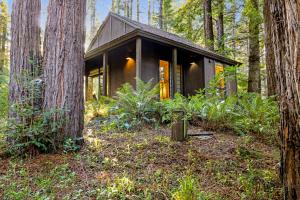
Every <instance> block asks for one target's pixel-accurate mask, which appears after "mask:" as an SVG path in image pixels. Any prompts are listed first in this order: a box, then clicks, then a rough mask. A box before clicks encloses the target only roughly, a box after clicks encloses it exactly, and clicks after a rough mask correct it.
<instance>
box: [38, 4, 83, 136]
mask: <svg viewBox="0 0 300 200" xmlns="http://www.w3.org/2000/svg"><path fill="white" fill-rule="evenodd" d="M85 12H86V0H77V1H74V0H50V1H49V5H48V18H47V24H46V31H45V41H44V63H43V67H44V74H45V98H44V108H45V109H46V110H47V109H53V108H54V109H56V108H62V109H65V110H66V111H67V114H66V118H67V121H66V124H65V126H64V128H63V133H62V134H64V135H65V136H68V137H72V138H73V139H76V138H80V137H81V136H82V129H83V109H84V107H83V75H84V36H85V33H84V30H85V28H84V17H85Z"/></svg>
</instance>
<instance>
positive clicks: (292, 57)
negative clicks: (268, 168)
mask: <svg viewBox="0 0 300 200" xmlns="http://www.w3.org/2000/svg"><path fill="white" fill-rule="evenodd" d="M268 3H269V4H270V5H269V6H268V7H267V8H268V9H270V10H268V12H270V14H271V26H272V31H271V32H268V34H271V36H270V37H271V38H272V46H273V49H274V58H275V69H276V77H277V84H278V85H277V88H278V90H277V92H278V95H279V102H280V118H281V119H280V125H281V127H280V139H281V175H282V176H281V178H282V182H283V186H284V199H289V200H296V199H300V117H299V116H300V49H299V45H300V24H299V22H300V1H299V0H285V1H282V0H272V1H269V2H268Z"/></svg>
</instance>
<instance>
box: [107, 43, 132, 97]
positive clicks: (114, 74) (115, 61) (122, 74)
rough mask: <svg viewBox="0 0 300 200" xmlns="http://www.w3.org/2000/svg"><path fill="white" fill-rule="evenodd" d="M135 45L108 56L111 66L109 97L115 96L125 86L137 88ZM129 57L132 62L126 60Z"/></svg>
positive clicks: (130, 44)
mask: <svg viewBox="0 0 300 200" xmlns="http://www.w3.org/2000/svg"><path fill="white" fill-rule="evenodd" d="M134 45H135V43H129V44H126V45H125V46H122V47H119V48H117V49H115V50H112V51H110V52H109V54H108V64H109V76H110V77H109V96H114V95H115V93H116V91H117V90H118V89H119V88H120V87H121V86H122V85H123V84H124V83H130V84H131V85H132V86H133V87H135V76H136V75H135V73H136V68H135V60H134V58H135V52H134V51H133V50H134V48H135V46H134ZM127 57H129V58H130V60H127V59H126V58H127Z"/></svg>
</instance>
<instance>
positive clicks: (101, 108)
mask: <svg viewBox="0 0 300 200" xmlns="http://www.w3.org/2000/svg"><path fill="white" fill-rule="evenodd" d="M113 106H115V100H114V99H112V98H109V97H106V96H101V97H100V98H99V99H98V100H91V101H88V102H86V103H85V121H86V122H89V121H90V120H91V119H93V118H95V117H107V116H108V115H109V112H110V110H111V108H112V107H113Z"/></svg>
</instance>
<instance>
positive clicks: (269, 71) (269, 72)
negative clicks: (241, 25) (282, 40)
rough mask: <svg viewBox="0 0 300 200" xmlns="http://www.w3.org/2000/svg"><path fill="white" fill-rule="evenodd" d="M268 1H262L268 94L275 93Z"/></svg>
mask: <svg viewBox="0 0 300 200" xmlns="http://www.w3.org/2000/svg"><path fill="white" fill-rule="evenodd" d="M270 1H271V0H265V1H264V25H265V26H264V27H265V28H264V29H265V51H266V69H267V94H268V96H273V95H276V77H275V75H276V73H275V58H274V49H273V46H272V38H271V35H272V24H271V13H270V9H269V6H270Z"/></svg>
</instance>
